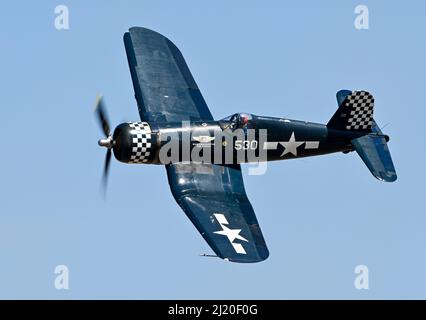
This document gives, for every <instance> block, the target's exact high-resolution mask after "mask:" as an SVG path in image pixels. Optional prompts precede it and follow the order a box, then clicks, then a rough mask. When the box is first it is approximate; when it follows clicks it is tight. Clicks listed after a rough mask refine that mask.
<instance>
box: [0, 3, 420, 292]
mask: <svg viewBox="0 0 426 320" xmlns="http://www.w3.org/2000/svg"><path fill="white" fill-rule="evenodd" d="M59 4H65V5H67V6H68V7H69V10H70V30H68V31H58V30H56V29H55V28H54V18H55V16H54V8H55V7H56V6H57V5H59ZM358 4H365V5H367V6H368V8H369V10H370V29H369V30H362V31H360V30H356V29H355V28H354V24H353V22H354V19H355V14H354V8H355V7H356V6H357V5H358ZM425 10H426V4H424V3H423V2H421V1H408V2H405V3H401V2H397V1H372V0H368V1H367V0H365V1H362V2H360V1H338V0H335V1H331V0H328V1H263V2H261V1H232V2H230V1H208V2H207V1H195V0H194V1H187V0H183V1H162V0H161V1H120V2H118V1H115V2H112V1H110V2H105V1H90V3H89V2H88V1H43V2H40V1H39V2H37V3H35V2H34V3H33V2H29V1H14V2H9V3H8V4H3V5H2V10H1V12H2V13H1V19H0V40H1V43H2V46H1V52H2V53H1V57H2V59H1V62H0V65H1V69H0V70H1V72H0V87H1V88H2V90H0V101H1V103H2V107H1V108H0V119H1V125H0V134H1V136H2V151H1V155H2V156H1V157H0V194H1V201H0V214H1V222H0V298H41V299H44V298H53V299H76V298H82V299H88V298H101V299H102V298H119V299H121V298H131V299H134V298H135V299H136V298H137V299H163V298H169V299H177V298H181V299H187V298H201V299H206V298H209V299H220V298H222V299H245V298H249V299H269V298H271V299H292V298H308V299H316V298H321V299H329V298H339V299H379V298H384V299H387V298H423V299H424V298H426V274H425V270H426V254H425V250H424V246H425V243H426V233H425V228H426V217H425V212H424V181H425V173H424V171H423V170H422V168H423V167H424V159H425V157H426V154H425V151H424V150H425V148H424V143H423V137H424V135H425V133H424V121H425V120H424V119H425V118H426V111H425V107H424V99H423V98H422V96H421V94H422V93H423V92H424V83H425V81H424V80H425V76H424V75H425V71H426V70H425V69H426V68H425V62H424V57H425V56H426V43H425V42H424V41H423V40H422V39H423V37H424V30H425V29H426V28H425V27H426V25H425V24H426V22H425V19H424V12H425ZM130 26H145V27H149V28H152V29H154V30H156V31H159V32H161V33H163V34H165V35H166V36H168V37H169V38H170V39H172V40H173V42H174V43H175V44H176V45H177V46H178V47H179V48H180V49H181V51H182V53H183V55H184V56H185V58H186V60H187V62H188V65H189V67H190V69H191V71H192V73H193V75H194V78H195V79H196V81H197V83H198V85H199V87H200V88H201V90H202V92H203V95H204V98H205V99H206V101H207V103H208V105H209V107H210V109H211V111H212V113H213V115H214V116H215V117H216V118H223V117H225V116H227V115H229V114H232V113H234V112H249V113H254V114H258V115H269V116H287V117H289V118H293V119H300V120H309V121H315V122H322V123H325V122H327V121H328V120H329V118H330V117H331V116H332V115H333V113H334V112H335V110H336V108H337V105H336V101H335V93H336V92H337V91H338V90H340V89H342V88H348V89H366V90H369V91H370V92H372V93H373V94H374V96H375V98H376V107H375V118H376V120H377V122H378V123H379V124H380V125H384V124H387V123H390V124H389V125H388V126H387V127H386V129H385V132H386V133H387V134H389V135H390V136H391V142H390V148H391V152H392V155H393V158H394V162H395V166H396V168H397V171H398V175H399V179H398V181H397V182H396V183H394V184H386V183H381V182H379V181H377V180H375V179H374V178H373V177H372V176H371V175H370V173H369V172H368V170H367V169H366V167H365V166H364V164H363V163H362V161H361V160H360V159H359V158H358V156H357V155H356V154H354V153H352V154H349V155H343V154H334V155H329V156H323V157H317V158H309V159H302V160H297V161H284V162H276V163H270V164H269V166H268V170H267V173H266V174H265V175H262V176H247V175H245V185H246V189H247V193H248V195H249V198H250V199H251V202H252V204H253V206H254V209H255V211H256V214H257V217H258V220H259V221H260V224H261V227H262V230H263V233H264V236H265V239H266V241H267V243H268V246H269V249H270V252H271V255H270V258H269V259H268V260H267V261H265V262H263V263H260V264H255V265H240V264H231V263H226V262H224V261H222V260H219V259H207V258H201V257H199V256H198V255H199V254H201V253H211V251H210V249H209V248H208V246H207V244H206V243H205V242H204V240H203V239H202V238H201V236H199V234H198V233H197V231H196V230H195V228H194V227H193V226H192V224H191V223H190V221H189V220H188V219H187V218H186V217H185V215H184V214H183V212H182V211H181V210H180V208H179V207H178V206H177V204H176V203H175V202H174V199H173V198H172V196H171V194H170V192H169V187H168V185H167V178H166V174H165V170H164V168H163V167H160V166H148V165H147V166H143V165H141V166H130V165H125V164H121V163H118V162H117V161H113V163H112V166H111V176H110V181H109V182H110V184H109V190H108V199H107V201H103V200H102V197H101V196H100V194H99V189H98V187H99V182H100V178H101V171H102V166H103V160H104V150H103V149H101V148H99V147H97V144H96V142H97V139H98V138H99V137H101V133H100V130H99V128H98V126H97V124H96V122H95V119H94V116H93V109H92V108H93V104H94V101H95V97H96V94H97V93H99V92H102V93H104V94H105V97H106V103H107V106H108V111H109V115H110V119H111V121H112V122H113V123H114V124H119V123H121V122H123V121H130V120H138V119H139V116H138V113H137V109H136V103H135V100H134V98H133V88H132V85H131V78H130V73H129V70H128V67H127V60H126V56H125V51H124V46H123V43H122V35H123V33H124V32H125V31H126V30H127V29H128V28H129V27H130ZM61 264H65V265H67V266H68V268H69V270H70V290H68V291H58V290H56V289H55V287H54V285H53V284H54V279H55V274H54V268H55V266H57V265H61ZM361 264H363V265H367V266H368V268H369V275H370V279H369V282H370V289H369V290H361V291H360V290H356V289H355V287H354V284H353V283H354V279H355V276H356V275H355V274H354V269H355V266H357V265H361Z"/></svg>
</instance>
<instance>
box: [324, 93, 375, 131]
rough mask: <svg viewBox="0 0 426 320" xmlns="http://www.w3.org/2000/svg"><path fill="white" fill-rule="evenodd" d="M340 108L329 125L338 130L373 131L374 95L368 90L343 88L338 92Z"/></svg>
mask: <svg viewBox="0 0 426 320" xmlns="http://www.w3.org/2000/svg"><path fill="white" fill-rule="evenodd" d="M336 96H337V103H338V104H339V109H337V111H336V113H335V114H334V115H333V117H332V118H331V119H330V121H329V122H328V124H327V127H329V128H332V129H336V130H350V131H352V130H356V131H366V132H371V128H372V127H373V109H374V97H373V96H372V95H371V94H370V93H369V92H367V91H353V92H352V91H349V90H341V91H339V92H337V95H336Z"/></svg>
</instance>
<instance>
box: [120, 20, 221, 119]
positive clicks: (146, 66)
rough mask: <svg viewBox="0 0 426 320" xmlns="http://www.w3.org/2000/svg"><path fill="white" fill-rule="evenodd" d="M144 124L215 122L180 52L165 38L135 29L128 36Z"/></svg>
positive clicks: (137, 97) (134, 78)
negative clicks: (149, 122) (147, 122)
mask: <svg viewBox="0 0 426 320" xmlns="http://www.w3.org/2000/svg"><path fill="white" fill-rule="evenodd" d="M124 44H125V47H126V53H127V59H128V62H129V68H130V73H131V75H132V81H133V87H134V89H135V97H136V100H137V103H138V109H139V114H140V116H141V119H142V121H152V122H180V121H196V120H213V118H212V115H211V113H210V111H209V109H208V107H207V105H206V102H205V101H204V98H203V96H202V95H201V92H200V90H199V89H198V86H197V84H196V83H195V81H194V78H193V77H192V75H191V72H190V71H189V68H188V66H187V64H186V62H185V60H184V58H183V56H182V54H181V53H180V51H179V49H178V48H177V47H176V46H175V45H174V44H173V43H172V42H171V41H170V40H169V39H167V38H166V37H164V36H163V35H161V34H159V33H157V32H155V31H152V30H149V29H146V28H140V27H135V28H131V29H130V30H129V32H126V33H125V35H124Z"/></svg>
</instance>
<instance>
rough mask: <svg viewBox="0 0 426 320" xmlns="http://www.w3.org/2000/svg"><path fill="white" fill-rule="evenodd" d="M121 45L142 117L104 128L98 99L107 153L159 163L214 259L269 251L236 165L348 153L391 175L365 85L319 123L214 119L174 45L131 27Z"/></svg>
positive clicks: (258, 257)
mask: <svg viewBox="0 0 426 320" xmlns="http://www.w3.org/2000/svg"><path fill="white" fill-rule="evenodd" d="M124 45H125V48H126V53H127V59H128V62H129V67H130V73H131V77H132V81H133V86H134V90H135V97H136V101H137V105H138V110H139V114H140V118H141V121H140V122H139V121H138V122H133V123H123V124H120V125H119V126H117V127H116V128H115V130H114V132H113V134H112V133H111V132H110V125H109V121H108V119H107V116H106V111H105V106H104V103H103V100H102V98H99V99H98V100H97V103H96V109H95V112H96V115H97V118H98V120H99V122H100V124H101V127H102V129H103V132H104V134H105V138H104V139H101V140H99V142H98V143H99V145H100V146H102V147H106V148H107V154H106V159H105V168H104V176H103V181H104V185H105V184H106V179H107V175H108V168H109V164H110V160H111V155H112V153H114V156H115V158H116V159H117V160H118V161H121V162H124V163H131V164H160V165H165V167H166V170H167V175H168V180H169V185H170V188H171V191H172V194H173V196H174V198H175V199H176V201H177V203H178V204H179V206H180V207H181V208H182V209H183V211H184V212H185V213H186V215H187V216H188V217H189V219H190V220H191V221H192V223H193V224H194V225H195V227H196V228H197V229H198V231H199V232H200V234H201V235H202V236H203V237H204V239H205V240H206V241H207V243H208V244H209V245H210V247H211V248H212V250H213V251H214V253H215V256H218V257H220V258H222V259H226V260H228V261H233V262H246V263H249V262H259V261H263V260H265V259H266V258H267V257H268V256H269V252H268V249H267V246H266V243H265V240H264V238H263V235H262V232H261V230H260V227H259V223H258V221H257V219H256V216H255V213H254V210H253V207H252V206H251V204H250V201H249V200H248V198H247V195H246V192H245V189H244V184H243V177H242V174H241V168H240V164H241V163H247V162H256V163H259V162H265V161H274V160H286V159H295V158H301V157H310V156H317V155H323V154H329V153H333V152H343V153H348V152H351V151H356V152H357V153H358V154H359V156H360V157H361V159H362V160H363V161H364V163H365V164H366V166H367V168H368V169H369V170H370V171H371V173H372V174H373V176H374V177H376V178H377V179H379V180H381V181H388V182H392V181H395V180H396V172H395V168H394V165H393V163H392V159H391V155H390V152H389V149H388V146H387V142H388V141H389V137H388V136H387V135H385V134H383V133H382V131H381V130H380V128H379V127H378V126H377V124H376V122H375V121H374V119H373V109H374V98H373V96H372V95H371V94H370V93H369V92H367V91H348V90H341V91H339V92H338V93H337V102H338V109H337V111H336V113H335V114H334V115H333V116H332V117H331V119H330V121H329V122H328V123H327V124H324V125H323V124H317V123H310V122H305V121H296V120H290V119H286V118H272V117H264V116H256V115H253V114H246V113H237V114H234V115H232V116H230V117H227V118H225V119H222V120H218V121H217V120H214V119H213V116H212V114H211V113H210V110H209V109H208V107H207V104H206V102H205V101H204V98H203V96H202V95H201V92H200V90H199V89H198V86H197V84H196V83H195V81H194V79H193V77H192V75H191V72H190V71H189V69H188V66H187V64H186V62H185V60H184V58H183V56H182V54H181V52H180V51H179V49H178V48H177V47H176V46H175V45H174V44H173V43H172V42H171V41H170V40H169V39H167V38H166V37H164V36H163V35H161V34H159V33H157V32H154V31H152V30H149V29H146V28H139V27H135V28H131V29H130V30H129V31H128V32H126V33H125V35H124Z"/></svg>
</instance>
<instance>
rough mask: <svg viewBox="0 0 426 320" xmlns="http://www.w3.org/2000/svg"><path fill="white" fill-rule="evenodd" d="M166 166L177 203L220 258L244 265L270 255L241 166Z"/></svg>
mask: <svg viewBox="0 0 426 320" xmlns="http://www.w3.org/2000/svg"><path fill="white" fill-rule="evenodd" d="M166 167H167V174H168V178H169V184H170V188H171V190H172V193H173V196H174V197H175V199H176V201H177V203H178V204H179V205H180V207H181V208H182V209H183V211H184V212H185V213H186V215H187V216H188V217H189V219H190V220H191V221H192V223H193V224H194V225H195V227H196V228H197V229H198V231H199V232H200V234H201V235H202V236H203V237H204V239H205V240H206V241H207V243H208V244H209V245H210V247H211V248H212V249H213V251H214V252H215V253H216V255H217V256H219V257H220V258H222V259H226V260H229V261H233V262H243V263H250V262H260V261H263V260H265V259H266V258H267V257H268V256H269V252H268V249H267V247H266V243H265V240H264V238H263V235H262V232H261V230H260V227H259V224H258V222H257V219H256V216H255V213H254V210H253V207H252V206H251V204H250V202H249V200H248V198H247V195H246V192H245V189H244V183H243V179H242V174H241V169H240V166H220V165H212V164H174V165H168V166H166Z"/></svg>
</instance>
